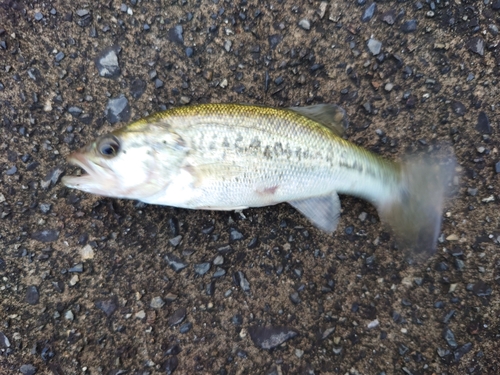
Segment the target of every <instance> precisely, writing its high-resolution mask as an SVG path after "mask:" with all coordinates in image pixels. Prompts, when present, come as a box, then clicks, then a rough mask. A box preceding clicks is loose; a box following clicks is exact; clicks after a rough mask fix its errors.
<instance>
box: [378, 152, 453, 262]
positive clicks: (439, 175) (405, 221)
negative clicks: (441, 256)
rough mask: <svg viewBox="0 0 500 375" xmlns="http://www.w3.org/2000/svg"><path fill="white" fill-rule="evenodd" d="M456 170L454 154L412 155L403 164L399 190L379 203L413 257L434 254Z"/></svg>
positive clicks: (382, 215)
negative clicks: (388, 198)
mask: <svg viewBox="0 0 500 375" xmlns="http://www.w3.org/2000/svg"><path fill="white" fill-rule="evenodd" d="M454 174H455V159H454V157H453V156H451V155H449V156H446V157H442V158H431V157H430V156H419V157H412V158H409V159H408V160H407V161H405V162H404V163H403V165H402V170H401V185H400V186H401V188H400V189H399V194H395V196H394V198H393V199H391V200H390V201H389V202H384V203H383V204H382V205H381V206H379V207H378V210H379V214H380V216H381V218H382V220H384V221H385V223H386V224H388V225H389V226H390V227H391V229H392V230H393V231H394V233H395V236H396V239H397V242H398V245H399V246H400V247H401V248H403V249H404V251H405V253H406V256H407V258H408V260H409V261H412V262H415V261H416V262H418V261H423V260H425V259H427V258H428V257H429V256H431V255H432V254H434V252H435V250H436V242H437V238H438V236H439V233H440V230H441V218H442V215H443V206H444V202H445V199H446V197H447V196H449V195H450V194H449V191H450V189H449V188H448V186H450V184H451V182H452V179H453V176H454Z"/></svg>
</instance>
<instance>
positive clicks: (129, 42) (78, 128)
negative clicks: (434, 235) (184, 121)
mask: <svg viewBox="0 0 500 375" xmlns="http://www.w3.org/2000/svg"><path fill="white" fill-rule="evenodd" d="M499 26H500V1H496V0H481V1H466V0H462V1H439V0H435V1H424V0H422V1H413V0H412V1H377V2H370V1H364V0H357V1H337V2H319V1H307V2H306V1H304V2H295V3H294V2H290V1H275V2H262V1H245V0H244V1H237V2H229V1H227V2H226V1H222V0H213V1H187V0H181V1H170V2H158V1H152V2H149V1H143V2H141V1H137V0H134V1H130V2H126V3H120V2H112V1H108V2H100V3H99V4H98V5H90V3H89V5H83V3H82V4H79V5H78V4H73V3H72V2H69V1H60V2H52V3H51V2H22V1H21V2H15V1H8V0H3V2H2V3H1V4H0V178H1V182H0V246H1V247H0V249H1V250H0V323H1V325H0V370H2V371H0V373H2V374H3V373H5V374H18V373H21V374H24V375H27V374H55V375H60V374H106V375H108V374H110V375H111V374H112V375H118V374H137V375H139V374H141V375H146V374H162V373H167V374H168V373H175V374H198V373H200V374H250V373H257V374H269V375H270V374H353V375H354V374H415V375H416V374H496V373H498V372H499V371H500V370H499V360H498V358H497V354H498V351H499V349H500V343H499V341H500V330H499V328H500V326H499V320H500V298H499V297H498V287H499V284H500V274H499V268H500V258H499V256H498V249H499V241H500V229H499V215H498V202H499V200H500V192H499V187H498V178H499V177H498V174H499V173H500V156H499V154H498V148H499V138H498V130H499V129H498V124H499V115H498V106H499V105H500V103H499V98H500V92H499V89H498V86H497V83H498V74H499V64H500V55H499V51H500V46H499V41H500V37H499V35H498V27H499ZM207 102H212V103H215V102H239V103H257V104H265V105H271V106H292V105H301V106H304V105H308V104H317V103H337V104H341V105H342V106H343V107H344V108H345V109H346V111H347V113H348V116H349V120H350V127H349V129H348V131H347V137H348V139H349V140H351V141H353V142H355V143H357V144H359V145H362V146H363V147H366V148H368V149H370V150H372V151H375V152H377V153H379V154H382V155H384V156H386V157H387V158H390V159H399V158H402V157H403V156H404V155H405V154H406V153H407V152H409V151H424V152H429V153H436V152H439V150H440V149H443V148H446V147H448V148H449V147H453V149H454V150H455V154H456V157H457V160H458V167H457V173H458V175H459V176H460V183H459V184H458V180H456V181H455V185H454V196H453V198H452V199H451V200H450V201H449V202H448V204H447V206H446V210H445V212H444V214H443V215H444V220H443V227H442V234H441V235H440V238H439V244H438V250H437V252H436V254H435V255H434V256H433V257H432V258H430V259H429V260H428V261H426V262H425V263H423V264H417V265H408V264H407V262H405V259H404V256H403V254H402V253H401V251H398V250H397V249H396V248H395V247H394V242H393V239H392V238H391V235H390V233H388V232H387V231H386V229H385V228H384V227H383V226H382V225H381V224H380V221H379V218H378V215H377V213H376V211H375V209H374V208H373V207H372V206H371V205H369V204H368V203H367V202H364V201H361V200H358V199H356V198H353V197H346V196H344V197H341V201H342V207H343V214H342V217H341V219H340V224H339V227H338V229H337V231H336V232H335V233H334V234H333V235H327V234H324V233H322V232H320V231H318V230H317V229H315V228H313V227H312V226H311V225H310V223H309V222H308V221H307V220H306V219H305V218H303V217H302V216H301V215H300V214H299V213H297V212H296V211H295V210H294V209H293V208H291V207H290V206H288V205H286V204H282V205H278V206H273V207H266V208H259V209H248V210H244V211H243V212H242V213H233V212H210V211H190V210H182V209H176V208H170V207H160V206H152V205H145V204H142V203H138V202H133V201H124V200H115V199H108V198H100V197H95V196H90V195H87V194H85V193H82V192H78V191H72V190H69V189H67V188H65V187H64V186H62V184H61V183H60V178H61V176H62V175H64V174H65V173H72V172H73V170H74V169H73V168H71V167H68V166H67V165H66V161H65V158H66V157H67V155H68V154H69V153H70V152H71V151H72V150H75V149H76V148H78V147H80V146H82V145H84V144H85V143H87V142H88V141H90V140H91V139H93V138H94V137H95V136H97V135H100V134H104V133H105V132H107V131H109V130H111V129H115V128H117V127H119V126H121V125H122V124H124V122H127V121H130V120H134V119H138V118H140V117H142V116H145V115H147V114H150V113H153V112H156V111H159V110H164V109H167V108H171V107H174V106H181V105H187V104H195V103H207Z"/></svg>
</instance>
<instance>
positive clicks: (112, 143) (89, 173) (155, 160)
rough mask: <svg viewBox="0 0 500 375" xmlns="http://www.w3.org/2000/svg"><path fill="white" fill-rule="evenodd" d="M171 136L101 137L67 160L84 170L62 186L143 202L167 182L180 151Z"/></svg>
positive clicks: (132, 133)
mask: <svg viewBox="0 0 500 375" xmlns="http://www.w3.org/2000/svg"><path fill="white" fill-rule="evenodd" d="M176 145H178V140H177V139H176V137H175V134H169V133H168V132H167V133H164V134H161V133H159V132H153V133H149V134H147V133H145V132H138V131H126V130H125V131H123V130H120V131H116V132H114V133H110V134H106V135H103V136H101V137H99V138H97V139H96V140H95V141H94V142H91V143H89V144H88V145H87V146H85V147H83V148H81V149H80V150H78V151H75V152H73V153H72V154H71V155H70V156H69V157H68V162H69V163H70V164H73V165H75V166H78V167H80V168H81V169H82V170H84V171H85V173H83V174H82V175H80V176H65V177H63V179H62V182H63V184H64V185H66V186H67V187H69V188H74V189H78V190H82V191H85V192H87V193H91V194H97V195H101V196H107V197H114V198H128V199H138V200H141V199H145V198H147V197H149V196H151V195H153V194H156V193H158V192H159V191H161V189H163V188H165V187H166V185H168V183H169V176H170V175H172V173H173V169H175V165H177V164H178V162H179V160H180V159H181V158H182V154H183V152H182V151H183V149H182V148H181V147H178V146H176Z"/></svg>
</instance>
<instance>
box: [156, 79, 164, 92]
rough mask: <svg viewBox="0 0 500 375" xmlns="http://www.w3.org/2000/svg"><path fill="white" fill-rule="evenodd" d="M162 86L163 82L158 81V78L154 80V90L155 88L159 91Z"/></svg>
mask: <svg viewBox="0 0 500 375" xmlns="http://www.w3.org/2000/svg"><path fill="white" fill-rule="evenodd" d="M163 84H164V83H163V81H162V80H161V79H159V78H156V79H155V88H156V89H160V88H162V87H163Z"/></svg>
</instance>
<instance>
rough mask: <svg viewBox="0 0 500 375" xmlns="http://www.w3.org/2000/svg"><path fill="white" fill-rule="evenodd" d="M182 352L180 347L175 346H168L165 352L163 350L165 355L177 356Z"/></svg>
mask: <svg viewBox="0 0 500 375" xmlns="http://www.w3.org/2000/svg"><path fill="white" fill-rule="evenodd" d="M181 351H182V349H181V347H180V346H179V345H177V344H173V345H170V346H169V347H168V349H167V350H165V355H177V354H179V353H180V352H181Z"/></svg>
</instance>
